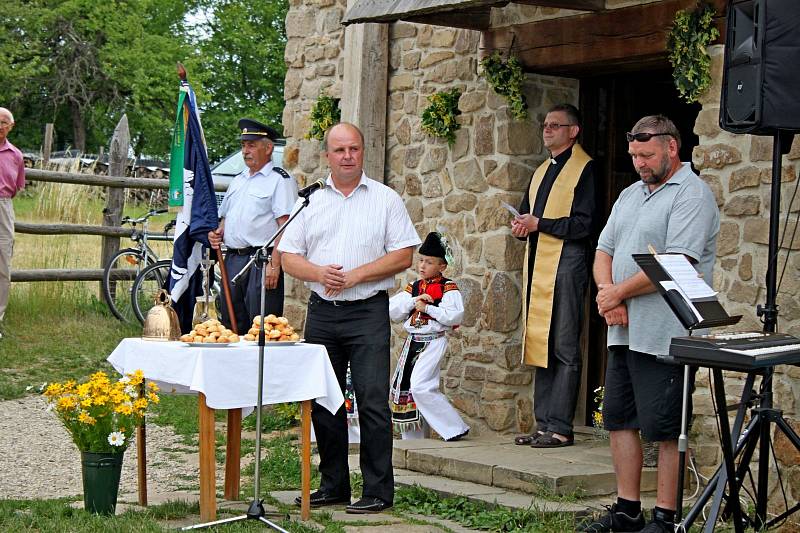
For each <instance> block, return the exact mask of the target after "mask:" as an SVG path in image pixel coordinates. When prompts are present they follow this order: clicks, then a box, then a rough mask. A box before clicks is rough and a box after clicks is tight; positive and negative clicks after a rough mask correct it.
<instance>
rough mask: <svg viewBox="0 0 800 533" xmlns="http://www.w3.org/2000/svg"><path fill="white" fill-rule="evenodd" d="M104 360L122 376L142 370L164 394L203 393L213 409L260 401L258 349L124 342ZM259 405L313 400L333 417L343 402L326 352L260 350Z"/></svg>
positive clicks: (300, 347)
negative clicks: (163, 390) (261, 365)
mask: <svg viewBox="0 0 800 533" xmlns="http://www.w3.org/2000/svg"><path fill="white" fill-rule="evenodd" d="M108 361H109V362H110V363H111V364H112V365H113V366H114V368H115V369H116V370H117V371H118V372H120V373H128V372H133V371H135V370H137V369H141V370H142V372H144V376H145V378H147V379H148V380H152V381H155V382H157V383H160V384H161V387H162V388H163V389H165V392H169V391H171V390H175V392H187V391H194V392H202V393H203V394H205V395H206V404H207V405H208V406H209V407H211V408H213V409H236V408H239V407H245V408H247V407H252V406H254V405H256V403H258V402H257V398H258V381H257V374H258V346H256V345H243V344H232V345H229V346H227V347H224V348H223V347H220V348H207V347H192V346H188V345H187V344H186V343H183V342H178V341H175V342H158V341H146V340H142V339H123V340H122V342H120V343H119V345H118V346H117V347H116V348H115V349H114V351H113V352H112V353H111V355H110V356H108ZM262 397H263V400H262V401H263V403H264V404H273V403H285V402H299V401H303V400H310V399H314V400H316V401H317V403H318V404H320V405H321V406H323V407H325V408H326V409H327V410H328V411H330V412H331V413H335V412H336V411H337V410H338V409H339V407H340V406H341V405H342V404H343V403H344V397H343V396H342V391H341V390H340V389H339V384H338V382H337V381H336V374H334V372H333V367H332V366H331V363H330V360H329V359H328V353H327V351H326V350H325V347H324V346H322V345H319V344H305V343H300V344H295V345H293V346H270V345H269V344H268V345H267V346H266V348H265V349H264V389H263V395H262Z"/></svg>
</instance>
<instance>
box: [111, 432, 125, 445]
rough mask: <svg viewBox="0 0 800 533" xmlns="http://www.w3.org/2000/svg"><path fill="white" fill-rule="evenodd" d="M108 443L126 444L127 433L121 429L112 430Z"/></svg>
mask: <svg viewBox="0 0 800 533" xmlns="http://www.w3.org/2000/svg"><path fill="white" fill-rule="evenodd" d="M108 443H109V444H110V445H112V446H122V445H123V444H125V434H124V433H122V432H121V431H112V432H111V433H109V434H108Z"/></svg>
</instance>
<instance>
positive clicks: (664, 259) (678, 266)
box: [656, 254, 717, 312]
mask: <svg viewBox="0 0 800 533" xmlns="http://www.w3.org/2000/svg"><path fill="white" fill-rule="evenodd" d="M656 259H657V260H658V262H659V263H660V264H661V266H662V267H663V268H664V270H665V271H666V273H667V274H669V277H671V278H672V279H673V281H674V282H675V283H676V284H677V286H678V287H677V288H678V289H679V290H680V292H681V293H683V294H684V295H685V296H686V297H687V298H688V299H690V300H694V299H697V298H713V297H714V296H716V295H717V293H716V292H715V291H714V289H712V288H711V287H710V286H709V285H708V283H706V282H705V280H704V279H703V278H701V277H700V276H699V274H698V273H697V270H695V269H694V267H693V266H692V264H691V263H690V262H689V260H688V259H687V258H686V256H685V255H683V254H659V255H656ZM695 312H696V310H695Z"/></svg>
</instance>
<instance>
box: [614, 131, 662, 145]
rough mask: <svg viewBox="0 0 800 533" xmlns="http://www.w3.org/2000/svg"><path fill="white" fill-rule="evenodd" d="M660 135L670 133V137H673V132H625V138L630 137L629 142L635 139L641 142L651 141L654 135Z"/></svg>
mask: <svg viewBox="0 0 800 533" xmlns="http://www.w3.org/2000/svg"><path fill="white" fill-rule="evenodd" d="M659 135H669V136H670V137H672V134H671V133H645V132H642V133H631V132H628V133H626V134H625V138H626V139H628V142H629V143H632V142H633V141H639V142H640V143H646V142H647V141H649V140H650V139H652V138H653V137H658V136H659Z"/></svg>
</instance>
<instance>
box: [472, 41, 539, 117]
mask: <svg viewBox="0 0 800 533" xmlns="http://www.w3.org/2000/svg"><path fill="white" fill-rule="evenodd" d="M481 67H483V76H484V77H485V78H486V80H487V81H488V82H489V85H491V86H492V89H493V90H494V92H496V93H497V94H499V95H500V96H503V97H505V99H506V101H507V102H508V106H509V107H510V108H511V115H512V116H513V117H514V118H515V119H517V120H525V119H526V118H528V102H527V100H526V99H525V95H524V94H522V82H523V81H524V80H525V75H524V74H523V72H522V64H521V63H520V62H519V59H517V58H516V57H514V56H511V57H509V58H508V61H503V58H502V57H501V56H500V53H499V52H495V53H494V54H492V55H490V56H488V57H485V58H483V59H482V60H481Z"/></svg>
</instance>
